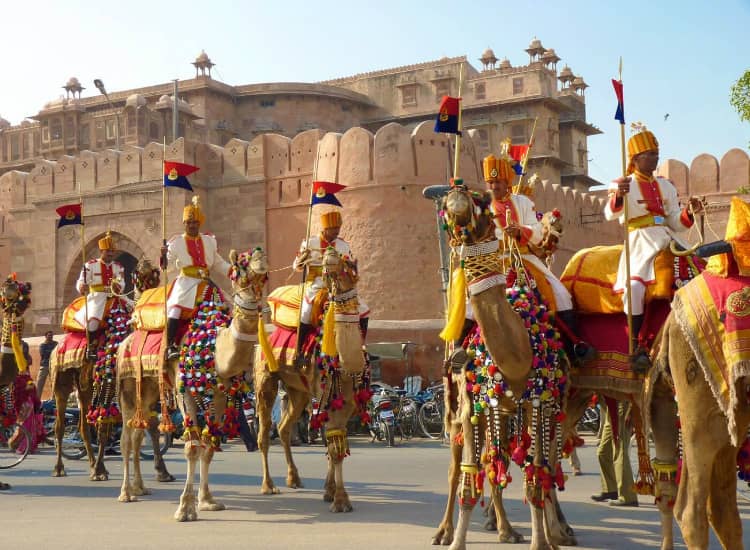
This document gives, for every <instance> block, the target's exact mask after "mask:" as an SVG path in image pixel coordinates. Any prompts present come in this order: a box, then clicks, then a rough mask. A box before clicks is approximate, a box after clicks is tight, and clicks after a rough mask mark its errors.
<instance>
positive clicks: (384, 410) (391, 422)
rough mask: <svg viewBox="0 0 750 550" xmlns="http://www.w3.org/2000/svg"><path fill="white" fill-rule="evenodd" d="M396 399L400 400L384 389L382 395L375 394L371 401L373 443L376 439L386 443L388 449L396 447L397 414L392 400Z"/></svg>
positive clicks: (370, 429)
mask: <svg viewBox="0 0 750 550" xmlns="http://www.w3.org/2000/svg"><path fill="white" fill-rule="evenodd" d="M394 397H395V399H396V400H398V396H394V395H393V393H391V392H388V391H387V389H386V388H382V389H381V390H380V393H377V394H374V395H373V396H372V398H371V399H370V410H369V414H370V426H369V431H370V435H371V436H372V442H374V441H375V440H376V439H377V440H378V441H385V444H386V445H387V446H388V447H393V446H394V445H395V441H394V440H395V436H396V430H397V429H398V422H397V419H396V414H395V413H394V410H393V400H392V398H394Z"/></svg>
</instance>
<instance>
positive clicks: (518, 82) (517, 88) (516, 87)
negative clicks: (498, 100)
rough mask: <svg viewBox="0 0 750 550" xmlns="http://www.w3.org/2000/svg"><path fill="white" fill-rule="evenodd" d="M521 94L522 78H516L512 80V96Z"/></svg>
mask: <svg viewBox="0 0 750 550" xmlns="http://www.w3.org/2000/svg"><path fill="white" fill-rule="evenodd" d="M522 93H523V77H522V76H519V77H518V78H514V79H513V95H518V94H522Z"/></svg>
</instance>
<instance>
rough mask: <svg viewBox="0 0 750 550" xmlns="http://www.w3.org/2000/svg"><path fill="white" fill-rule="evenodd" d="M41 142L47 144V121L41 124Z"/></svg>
mask: <svg viewBox="0 0 750 550" xmlns="http://www.w3.org/2000/svg"><path fill="white" fill-rule="evenodd" d="M42 142H43V143H49V120H45V121H43V122H42Z"/></svg>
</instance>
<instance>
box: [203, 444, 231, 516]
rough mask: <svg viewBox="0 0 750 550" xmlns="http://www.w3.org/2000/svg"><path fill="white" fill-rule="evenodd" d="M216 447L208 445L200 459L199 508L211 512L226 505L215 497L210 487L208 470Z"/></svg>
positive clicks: (222, 508)
mask: <svg viewBox="0 0 750 550" xmlns="http://www.w3.org/2000/svg"><path fill="white" fill-rule="evenodd" d="M214 452H215V451H214V448H213V447H211V446H210V445H208V446H206V448H205V449H204V450H203V453H202V454H201V459H200V460H201V461H200V486H199V489H198V510H206V511H209V512H218V511H220V510H224V509H225V508H226V506H224V504H223V503H221V502H219V501H217V500H216V499H214V496H213V495H212V494H211V491H210V490H209V488H208V471H209V468H210V466H211V460H213V458H214Z"/></svg>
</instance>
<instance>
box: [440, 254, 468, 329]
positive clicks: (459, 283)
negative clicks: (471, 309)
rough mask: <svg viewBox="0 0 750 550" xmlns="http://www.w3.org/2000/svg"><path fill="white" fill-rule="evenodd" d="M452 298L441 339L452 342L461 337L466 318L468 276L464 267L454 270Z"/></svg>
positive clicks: (450, 298)
mask: <svg viewBox="0 0 750 550" xmlns="http://www.w3.org/2000/svg"><path fill="white" fill-rule="evenodd" d="M452 279H453V280H452V281H451V289H450V296H449V301H448V304H449V305H448V319H447V321H446V323H445V328H444V329H443V331H442V332H441V333H440V338H442V339H443V340H445V341H446V342H452V341H453V340H456V339H457V338H458V337H459V336H461V329H462V328H463V325H464V319H465V318H466V274H465V273H464V268H463V265H460V266H459V267H457V268H456V269H454V270H453V277H452Z"/></svg>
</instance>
